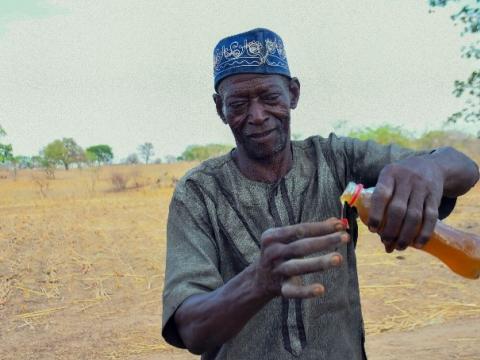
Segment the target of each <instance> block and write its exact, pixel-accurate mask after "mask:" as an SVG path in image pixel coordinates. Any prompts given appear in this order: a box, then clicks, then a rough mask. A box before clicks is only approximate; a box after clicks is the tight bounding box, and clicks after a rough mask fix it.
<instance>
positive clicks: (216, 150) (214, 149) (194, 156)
mask: <svg viewBox="0 0 480 360" xmlns="http://www.w3.org/2000/svg"><path fill="white" fill-rule="evenodd" d="M231 149H232V146H230V145H222V144H208V145H189V146H188V147H187V148H186V149H185V150H184V151H183V153H182V155H181V156H180V157H179V158H178V159H179V160H186V161H192V160H199V161H203V160H206V159H209V158H211V157H214V156H219V155H223V154H225V153H227V152H229V151H230V150H231Z"/></svg>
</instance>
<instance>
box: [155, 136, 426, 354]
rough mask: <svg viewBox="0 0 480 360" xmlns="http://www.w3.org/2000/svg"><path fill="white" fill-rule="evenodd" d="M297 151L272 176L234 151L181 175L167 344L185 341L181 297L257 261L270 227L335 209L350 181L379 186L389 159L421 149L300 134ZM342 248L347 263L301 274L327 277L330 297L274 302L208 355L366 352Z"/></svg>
mask: <svg viewBox="0 0 480 360" xmlns="http://www.w3.org/2000/svg"><path fill="white" fill-rule="evenodd" d="M292 152H293V165H292V168H291V170H290V171H289V172H288V173H287V174H286V175H285V176H284V177H283V178H282V179H281V180H280V181H278V182H277V183H274V184H271V183H263V182H257V181H252V180H249V179H247V178H246V177H245V176H243V175H242V173H241V172H240V171H239V169H238V168H237V167H236V165H235V163H234V162H233V160H232V157H231V155H230V154H227V155H224V156H221V157H218V158H214V159H210V160H208V161H206V162H204V163H202V164H201V165H200V166H198V167H197V168H195V169H193V170H191V171H190V172H188V173H187V174H186V175H185V176H184V177H183V178H182V179H181V181H180V182H179V183H178V185H177V187H176V190H175V193H174V196H173V198H172V202H171V204H170V212H169V218H168V228H167V247H168V249H167V261H166V273H165V289H164V297H163V332H162V333H163V336H164V338H165V339H166V340H167V341H168V342H169V343H170V344H173V345H174V346H178V347H184V345H183V343H182V341H181V339H180V337H179V335H178V332H177V330H176V327H175V323H174V320H173V315H174V313H175V311H176V310H177V309H178V307H179V306H180V305H181V304H182V302H183V301H184V300H185V299H186V298H188V297H189V296H192V295H194V294H202V293H206V292H210V291H212V290H215V289H217V288H218V287H220V286H222V285H223V284H225V283H226V282H227V281H229V279H231V278H232V277H234V276H235V275H236V274H238V273H239V272H240V271H242V270H243V269H244V268H245V267H246V266H248V265H249V264H250V263H252V262H253V261H254V260H255V259H256V257H258V256H259V253H260V243H259V239H260V237H261V234H262V233H263V232H264V231H265V230H267V229H268V228H271V227H278V226H285V225H289V224H297V223H302V222H314V221H322V220H325V219H327V218H329V217H332V216H335V217H338V216H339V214H340V202H339V196H340V194H341V192H342V191H343V188H344V187H345V184H346V183H347V182H348V181H356V182H359V183H363V184H364V185H366V186H373V185H374V184H375V183H376V180H377V177H378V175H379V173H380V171H381V169H382V168H383V167H384V166H385V165H386V164H388V163H391V162H393V161H396V160H399V159H402V158H405V157H408V156H412V155H414V154H418V153H416V152H413V151H411V150H407V149H403V148H400V147H397V146H395V145H389V146H381V145H378V144H376V143H374V142H371V141H368V142H362V141H359V140H355V139H351V138H337V137H336V136H334V135H331V136H330V137H329V138H328V139H324V138H321V137H318V136H315V137H311V138H308V139H305V140H303V141H294V142H292ZM329 164H330V166H329ZM332 164H333V165H332ZM334 171H336V172H337V173H336V174H334V173H333V172H334ZM354 236H356V234H354ZM355 240H356V239H355ZM337 251H339V252H340V253H341V254H342V256H343V258H344V259H345V260H346V261H344V262H343V263H342V265H341V266H340V267H338V268H334V269H329V270H327V271H324V272H319V273H315V274H309V275H305V276H303V281H304V283H312V282H320V283H322V284H324V286H325V288H326V293H325V295H324V296H323V297H320V298H315V299H308V300H287V299H283V298H280V297H279V298H276V299H274V300H272V301H271V302H270V303H268V304H267V305H266V306H265V307H264V308H263V309H261V310H260V311H259V312H258V313H257V314H256V315H255V316H254V317H253V318H252V319H251V320H250V321H249V322H248V323H247V324H246V326H245V327H244V328H243V329H242V330H241V331H240V332H239V333H238V335H236V336H235V337H234V338H232V339H231V340H229V341H228V342H226V343H225V344H223V345H222V346H221V347H219V348H218V349H216V350H215V351H213V352H211V353H206V354H203V355H202V359H275V360H284V359H319V360H320V359H328V360H331V359H339V360H345V359H350V360H355V359H362V358H365V355H364V347H363V344H364V330H363V320H362V314H361V309H360V297H359V287H358V278H357V268H356V260H355V249H354V242H350V243H348V244H347V245H341V246H340V247H338V248H337ZM316 255H318V254H316Z"/></svg>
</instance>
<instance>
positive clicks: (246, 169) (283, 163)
mask: <svg viewBox="0 0 480 360" xmlns="http://www.w3.org/2000/svg"><path fill="white" fill-rule="evenodd" d="M240 151H241V150H239V149H238V148H237V149H235V151H234V152H233V154H232V157H233V161H234V162H235V164H236V165H237V167H238V168H239V169H240V172H241V173H242V174H243V175H244V176H245V177H247V178H248V179H250V180H254V181H260V182H266V183H275V182H277V181H278V180H280V179H281V178H282V177H283V176H285V175H286V174H287V173H288V171H289V170H290V169H291V168H292V165H293V154H292V144H291V143H290V142H288V144H287V146H286V147H285V149H284V150H283V151H281V152H279V153H277V154H275V155H274V156H272V157H271V158H268V159H261V160H257V159H252V158H249V157H248V156H247V155H246V154H243V153H240Z"/></svg>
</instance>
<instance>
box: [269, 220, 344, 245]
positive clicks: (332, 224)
mask: <svg viewBox="0 0 480 360" xmlns="http://www.w3.org/2000/svg"><path fill="white" fill-rule="evenodd" d="M344 229H345V226H344V225H343V224H342V222H341V221H340V220H339V219H337V218H330V219H328V220H325V221H320V222H313V223H302V224H296V225H290V226H284V227H278V228H272V229H268V230H266V231H265V232H264V233H263V234H262V239H261V242H262V245H263V246H267V245H269V244H271V243H274V242H282V243H289V242H292V241H295V240H298V239H303V238H306V237H314V236H322V235H326V234H331V233H333V232H336V231H341V230H344Z"/></svg>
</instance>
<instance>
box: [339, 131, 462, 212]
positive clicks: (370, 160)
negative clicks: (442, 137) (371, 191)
mask: <svg viewBox="0 0 480 360" xmlns="http://www.w3.org/2000/svg"><path fill="white" fill-rule="evenodd" d="M330 141H331V144H332V148H333V151H334V152H335V154H336V155H337V156H339V155H340V156H341V157H342V158H343V159H342V160H343V161H340V162H339V165H340V166H341V167H343V169H342V170H341V171H343V172H344V173H345V178H346V179H347V182H348V181H355V182H357V183H362V184H363V185H364V186H365V187H372V186H375V184H376V183H377V180H378V176H379V175H380V172H381V170H382V169H383V168H384V167H385V166H386V165H388V164H390V163H393V162H395V161H399V160H402V159H406V158H408V157H411V156H420V155H426V154H430V153H432V152H433V151H435V150H431V149H430V150H412V149H407V148H404V147H401V146H398V145H395V144H389V145H381V144H378V143H376V142H375V141H371V140H369V141H361V140H358V139H354V138H347V137H340V138H337V137H336V136H335V135H330ZM455 203H456V198H447V197H443V198H442V202H441V204H440V207H439V217H440V219H443V218H445V217H447V216H448V215H449V214H450V213H451V212H452V210H453V208H454V207H455Z"/></svg>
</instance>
